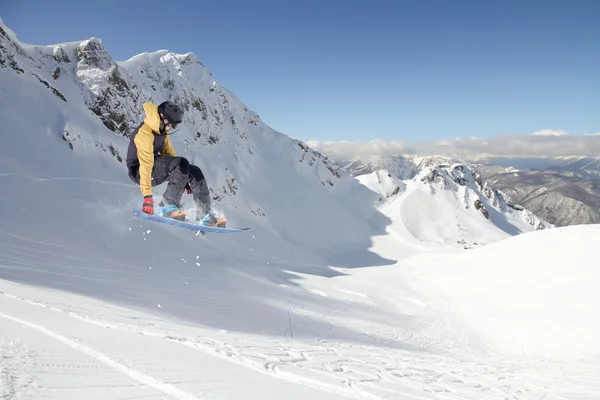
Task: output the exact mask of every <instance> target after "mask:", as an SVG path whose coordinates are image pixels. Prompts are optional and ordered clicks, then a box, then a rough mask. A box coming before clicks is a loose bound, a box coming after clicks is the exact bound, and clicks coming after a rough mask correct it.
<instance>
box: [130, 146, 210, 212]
mask: <svg viewBox="0 0 600 400" xmlns="http://www.w3.org/2000/svg"><path fill="white" fill-rule="evenodd" d="M138 181H139V171H138ZM165 181H168V182H169V184H168V185H167V190H165V193H164V194H163V196H162V197H163V201H164V202H165V203H168V204H177V205H180V204H181V197H182V196H183V192H184V191H185V186H186V185H187V184H189V185H190V189H191V190H192V196H193V198H194V202H195V203H196V207H197V217H200V218H201V217H202V216H204V215H205V214H206V212H207V211H208V210H210V205H211V202H210V192H209V190H208V184H207V183H206V179H205V178H204V174H203V173H202V170H201V169H200V168H199V167H198V166H196V165H191V164H190V163H189V161H188V160H187V158H184V157H172V156H156V157H154V166H153V167H152V186H158V185H160V184H162V183H164V182H165Z"/></svg>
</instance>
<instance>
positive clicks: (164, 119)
mask: <svg viewBox="0 0 600 400" xmlns="http://www.w3.org/2000/svg"><path fill="white" fill-rule="evenodd" d="M143 108H144V112H145V114H146V117H145V118H144V121H143V122H142V123H141V124H140V125H139V126H138V127H137V129H136V130H135V131H134V132H133V135H132V137H131V140H130V142H129V148H128V150H127V169H128V171H129V177H130V178H131V180H133V181H134V182H135V183H137V184H138V185H140V190H141V191H142V195H143V196H144V202H143V204H142V211H143V212H145V213H147V214H150V215H152V214H154V199H153V197H152V196H153V195H152V187H153V186H157V185H160V184H161V183H163V182H165V181H168V182H169V183H168V185H167V189H166V190H165V192H164V194H163V196H162V201H161V202H160V203H159V206H160V207H161V213H162V215H163V216H165V217H167V218H172V219H176V220H179V221H185V220H187V215H186V213H185V211H184V210H182V209H181V203H180V202H181V197H182V196H183V193H184V192H186V193H188V194H192V195H193V198H194V202H195V203H196V206H197V208H196V223H198V224H200V225H208V226H218V227H220V228H225V227H226V224H227V221H226V219H225V218H222V217H217V216H216V215H215V213H214V211H213V210H212V207H211V199H210V192H209V190H208V184H207V183H206V179H205V178H204V174H203V173H202V170H201V169H200V168H199V167H198V166H196V165H192V164H190V163H189V161H188V160H187V159H186V158H184V157H179V156H177V155H176V154H175V150H174V149H173V145H172V144H171V139H170V135H172V134H173V133H174V130H175V128H176V127H177V126H178V125H179V124H180V123H181V122H182V121H183V109H182V108H181V107H180V106H179V105H177V104H175V103H173V102H171V101H165V102H162V103H161V104H160V105H158V106H156V105H155V104H152V103H144V106H143Z"/></svg>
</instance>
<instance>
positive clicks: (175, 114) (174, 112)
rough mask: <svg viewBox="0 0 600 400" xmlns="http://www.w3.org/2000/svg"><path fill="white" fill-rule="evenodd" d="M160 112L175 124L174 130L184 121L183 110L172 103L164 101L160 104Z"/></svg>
mask: <svg viewBox="0 0 600 400" xmlns="http://www.w3.org/2000/svg"><path fill="white" fill-rule="evenodd" d="M158 112H159V113H160V114H161V115H162V116H163V117H165V118H166V119H167V120H168V121H169V122H170V123H172V124H173V128H174V127H176V126H177V125H178V124H180V123H181V121H183V108H181V107H180V106H178V105H177V104H175V103H173V102H172V101H163V102H162V103H160V105H159V106H158Z"/></svg>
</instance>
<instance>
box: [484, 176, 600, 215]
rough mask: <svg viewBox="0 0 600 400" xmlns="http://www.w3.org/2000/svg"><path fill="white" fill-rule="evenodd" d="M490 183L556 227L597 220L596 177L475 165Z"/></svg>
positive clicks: (599, 183) (599, 205)
mask: <svg viewBox="0 0 600 400" xmlns="http://www.w3.org/2000/svg"><path fill="white" fill-rule="evenodd" d="M478 169H479V170H480V171H481V173H482V174H483V175H485V176H486V178H487V180H488V181H489V182H490V183H491V184H492V185H493V186H494V187H497V188H499V189H501V190H503V191H505V192H506V193H507V194H509V195H510V197H511V198H513V199H517V201H518V202H519V204H522V205H523V206H524V207H527V208H528V209H530V210H532V211H534V212H535V213H536V214H537V215H539V216H540V217H541V218H543V219H544V220H546V221H548V222H551V223H552V224H554V225H556V226H567V225H579V224H597V223H599V222H600V178H598V177H595V178H593V177H588V178H582V177H581V176H580V175H577V174H574V173H573V172H569V171H553V170H546V171H540V170H517V169H514V168H512V167H509V168H508V170H507V169H506V168H502V167H489V166H480V167H479V168H478Z"/></svg>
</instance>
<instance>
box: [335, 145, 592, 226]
mask: <svg viewBox="0 0 600 400" xmlns="http://www.w3.org/2000/svg"><path fill="white" fill-rule="evenodd" d="M327 156H329V157H330V158H332V159H334V160H335V161H336V162H337V163H338V164H339V165H341V166H342V167H343V168H345V169H346V170H347V171H348V173H350V174H352V175H353V176H360V175H364V174H370V173H373V172H375V171H378V170H386V171H389V172H390V173H391V174H393V175H394V176H395V177H396V178H398V179H401V180H402V179H412V178H414V177H415V176H416V175H417V174H418V173H419V172H420V171H422V170H423V169H424V168H426V167H431V166H435V165H438V164H451V163H464V164H467V165H469V166H470V167H472V168H474V169H475V170H476V171H478V172H479V173H480V174H481V176H482V178H483V179H484V180H485V181H487V183H488V184H489V185H490V186H491V187H493V188H494V189H498V190H500V191H502V192H504V193H505V194H506V195H508V196H509V197H510V199H511V200H512V201H514V202H515V203H517V204H519V205H521V206H522V207H524V208H526V209H528V210H531V211H532V212H534V213H535V214H536V215H537V216H539V217H540V218H541V219H543V220H545V221H547V222H550V223H551V224H554V225H556V226H566V225H578V224H594V223H600V157H559V158H512V157H486V158H473V159H456V158H451V157H445V156H443V155H440V156H415V155H393V156H365V157H355V158H353V159H351V160H347V159H342V158H339V157H338V158H336V157H335V155H333V154H327Z"/></svg>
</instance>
